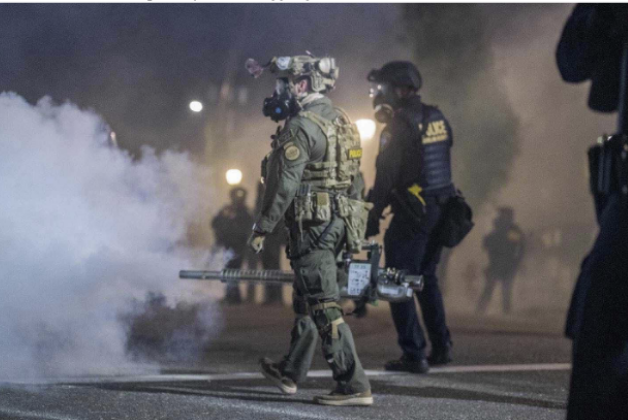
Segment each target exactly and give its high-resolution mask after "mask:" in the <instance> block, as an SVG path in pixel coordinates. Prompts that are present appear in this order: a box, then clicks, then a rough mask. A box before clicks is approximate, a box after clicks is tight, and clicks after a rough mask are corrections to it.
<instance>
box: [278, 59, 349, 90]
mask: <svg viewBox="0 0 628 420" xmlns="http://www.w3.org/2000/svg"><path fill="white" fill-rule="evenodd" d="M268 66H269V69H270V72H271V73H273V74H275V75H276V76H277V77H288V78H290V79H291V80H295V79H299V78H301V77H308V78H309V79H310V86H311V88H312V90H313V91H314V92H320V93H324V92H329V91H331V90H333V89H334V86H335V84H336V79H337V78H338V72H339V71H340V69H339V68H338V67H336V60H335V59H333V58H332V57H323V58H317V57H314V56H312V55H295V56H292V57H273V58H272V60H270V63H269V64H268Z"/></svg>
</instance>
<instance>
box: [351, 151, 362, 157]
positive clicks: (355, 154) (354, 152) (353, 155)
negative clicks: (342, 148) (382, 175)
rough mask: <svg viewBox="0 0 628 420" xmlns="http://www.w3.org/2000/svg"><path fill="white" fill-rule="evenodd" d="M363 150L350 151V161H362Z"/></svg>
mask: <svg viewBox="0 0 628 420" xmlns="http://www.w3.org/2000/svg"><path fill="white" fill-rule="evenodd" d="M361 158H362V149H349V159H361Z"/></svg>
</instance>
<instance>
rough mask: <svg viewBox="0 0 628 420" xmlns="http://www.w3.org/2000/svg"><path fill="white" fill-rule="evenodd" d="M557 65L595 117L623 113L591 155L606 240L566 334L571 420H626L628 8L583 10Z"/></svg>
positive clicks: (578, 294)
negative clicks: (585, 87)
mask: <svg viewBox="0 0 628 420" xmlns="http://www.w3.org/2000/svg"><path fill="white" fill-rule="evenodd" d="M622 52H623V54H622ZM622 55H623V56H622ZM556 58H557V61H558V68H559V70H560V74H561V76H562V77H563V79H564V80H565V81H567V82H572V83H579V82H584V81H586V80H591V91H590V95H589V107H590V108H591V109H593V110H595V111H601V112H613V111H615V110H618V109H619V111H620V112H619V129H618V131H619V134H618V135H615V136H613V137H612V138H611V139H609V140H604V143H603V144H604V145H603V146H602V145H600V146H599V147H597V148H592V149H591V151H590V152H589V157H590V166H591V180H592V182H591V188H592V192H593V196H594V200H595V209H596V213H597V220H598V223H599V225H600V233H599V235H598V237H597V239H596V241H595V243H594V245H593V249H592V250H591V251H590V253H589V255H588V256H587V257H586V258H585V260H584V261H583V263H582V267H581V272H580V276H579V277H578V281H577V283H576V288H575V290H574V294H573V297H572V301H571V306H570V308H569V313H568V316H567V325H566V334H567V336H568V337H569V338H571V339H572V340H573V356H572V358H573V368H572V371H571V383H570V390H569V399H568V403H567V419H568V420H580V419H582V420H584V419H586V420H598V419H600V420H601V419H604V420H612V419H626V418H627V416H628V398H627V397H628V209H627V208H626V196H625V192H626V191H628V184H627V180H628V177H627V176H626V173H627V172H628V167H626V159H625V152H623V153H622V151H623V150H626V148H627V147H628V142H627V141H626V131H627V129H628V115H627V111H628V109H627V108H626V105H628V104H627V103H626V100H627V98H626V93H627V92H626V91H627V90H628V86H626V83H628V80H627V79H628V74H627V73H626V68H627V67H628V6H627V5H625V4H622V5H618V4H612V5H609V4H581V5H577V6H576V7H575V9H574V11H573V13H572V14H571V16H570V17H569V20H568V21H567V24H566V25H565V28H564V30H563V33H562V37H561V39H560V42H559V44H558V49H557V51H556ZM622 61H623V62H624V66H622V65H621V63H622ZM622 67H623V68H624V71H622ZM620 75H621V76H620ZM605 156H608V158H605ZM600 157H602V159H599V158H600ZM600 174H602V175H606V176H600ZM606 179H610V180H611V181H610V182H605V180H606ZM622 190H623V191H624V192H622Z"/></svg>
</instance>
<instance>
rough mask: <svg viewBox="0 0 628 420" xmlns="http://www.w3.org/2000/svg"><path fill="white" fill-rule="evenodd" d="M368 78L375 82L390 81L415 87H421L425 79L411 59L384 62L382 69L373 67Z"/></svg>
mask: <svg viewBox="0 0 628 420" xmlns="http://www.w3.org/2000/svg"><path fill="white" fill-rule="evenodd" d="M367 79H368V81H369V82H373V83H389V84H391V85H393V86H409V87H411V88H413V89H416V90H419V89H421V85H422V84H423V81H422V79H421V73H419V70H418V69H417V68H416V66H415V65H414V64H412V63H411V62H409V61H391V62H389V63H386V64H384V67H382V68H381V69H379V70H378V69H373V70H371V72H370V73H369V74H368V76H367Z"/></svg>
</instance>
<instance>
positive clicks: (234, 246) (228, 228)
mask: <svg viewBox="0 0 628 420" xmlns="http://www.w3.org/2000/svg"><path fill="white" fill-rule="evenodd" d="M246 195H247V192H246V190H245V189H244V188H242V187H235V188H233V189H232V190H231V191H230V192H229V197H230V198H231V203H230V204H228V205H226V206H225V207H223V208H222V209H221V210H220V212H219V213H218V214H217V215H216V217H214V218H213V220H212V223H211V226H212V229H213V230H214V234H215V235H216V244H217V245H219V246H223V247H224V248H225V249H226V250H228V251H231V252H232V253H233V256H232V258H231V259H230V260H229V261H228V262H227V264H226V265H225V268H237V269H239V268H242V262H243V260H244V256H245V253H246V252H247V246H246V241H247V240H248V238H249V232H250V229H251V226H253V216H252V215H251V211H250V210H249V208H248V207H247V206H246ZM249 293H250V290H249ZM224 302H225V303H228V304H239V303H241V302H242V296H241V295H240V289H239V287H238V284H237V283H228V284H227V294H226V296H225V300H224Z"/></svg>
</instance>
